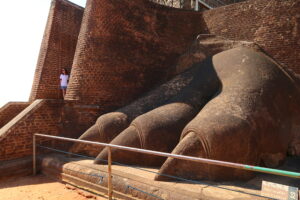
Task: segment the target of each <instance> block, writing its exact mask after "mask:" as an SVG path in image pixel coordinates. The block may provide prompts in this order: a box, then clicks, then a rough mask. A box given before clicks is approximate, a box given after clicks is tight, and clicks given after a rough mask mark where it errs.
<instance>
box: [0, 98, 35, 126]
mask: <svg viewBox="0 0 300 200" xmlns="http://www.w3.org/2000/svg"><path fill="white" fill-rule="evenodd" d="M29 104H30V103H27V102H8V103H7V104H5V105H4V106H3V107H1V108H0V128H2V127H3V126H4V125H5V124H7V123H8V122H9V121H10V120H12V119H13V118H14V117H15V116H17V115H18V114H19V113H20V112H21V111H22V110H24V109H25V108H26V107H27V106H29Z"/></svg>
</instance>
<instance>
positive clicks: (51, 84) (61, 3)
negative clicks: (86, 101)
mask: <svg viewBox="0 0 300 200" xmlns="http://www.w3.org/2000/svg"><path fill="white" fill-rule="evenodd" d="M83 11H84V9H83V8H82V7H80V6H78V5H75V4H73V3H71V2H69V1H66V0H53V1H52V3H51V7H50V12H49V16H48V20H47V25H46V28H45V32H44V36H43V40H42V44H41V48H40V53H39V57H38V62H37V66H36V71H35V75H34V81H33V85H32V89H31V94H30V98H29V100H30V101H33V100H35V99H61V98H62V94H61V91H60V89H59V75H60V73H61V69H62V68H67V69H68V70H69V72H70V71H71V66H72V63H73V57H74V53H75V48H76V45H77V39H78V34H79V30H80V26H81V20H82V16H83Z"/></svg>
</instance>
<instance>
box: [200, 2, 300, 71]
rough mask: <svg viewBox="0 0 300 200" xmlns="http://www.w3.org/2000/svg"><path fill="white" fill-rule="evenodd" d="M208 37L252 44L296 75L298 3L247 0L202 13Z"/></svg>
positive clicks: (299, 32) (299, 26)
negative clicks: (222, 37) (213, 36)
mask: <svg viewBox="0 0 300 200" xmlns="http://www.w3.org/2000/svg"><path fill="white" fill-rule="evenodd" d="M203 19H204V21H205V22H206V26H207V28H208V30H209V32H210V33H213V34H216V35H221V36H224V37H226V38H229V39H236V40H248V41H254V42H256V43H257V44H258V45H260V46H261V47H262V48H263V49H264V51H265V52H266V53H267V54H269V55H270V56H271V57H273V58H274V59H275V60H276V61H277V62H279V63H280V64H282V65H284V66H287V67H288V68H290V69H292V70H294V71H295V72H296V73H300V65H299V63H300V53H299V52H300V1H299V0H284V1H282V0H250V1H246V2H243V3H238V4H233V5H229V6H225V7H221V8H217V9H213V10H209V11H205V12H204V13H203Z"/></svg>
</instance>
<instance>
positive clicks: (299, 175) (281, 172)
mask: <svg viewBox="0 0 300 200" xmlns="http://www.w3.org/2000/svg"><path fill="white" fill-rule="evenodd" d="M35 136H39V137H45V138H52V139H57V140H64V141H70V142H80V143H85V144H94V145H100V146H105V147H108V150H109V151H110V149H111V148H116V149H122V150H127V151H133V152H139V153H145V154H150V155H157V156H162V157H171V158H178V159H182V160H189V161H195V162H200V163H206V164H213V165H218V166H224V167H231V168H236V169H243V170H248V171H256V172H262V173H267V174H275V175H279V176H288V177H292V178H300V173H298V172H291V171H286V170H279V169H272V168H266V167H259V166H253V165H246V164H239V163H232V162H227V161H220V160H213V159H207V158H199V157H192V156H184V155H179V154H171V153H165V152H159V151H152V150H146V149H139V148H134V147H127V146H120V145H114V144H108V143H101V142H92V141H87V140H80V139H73V138H66V137H58V136H52V135H45V134H38V133H36V134H34V138H33V140H34V141H35ZM34 143H35V142H34ZM33 145H34V148H35V144H33ZM34 152H35V150H34ZM109 154H110V153H109ZM109 159H110V158H109Z"/></svg>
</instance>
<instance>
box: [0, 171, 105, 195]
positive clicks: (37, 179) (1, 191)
mask: <svg viewBox="0 0 300 200" xmlns="http://www.w3.org/2000/svg"><path fill="white" fill-rule="evenodd" d="M75 199H76V200H86V199H91V200H104V199H107V198H105V197H104V196H103V197H100V196H96V195H93V194H91V193H88V192H85V191H83V190H80V189H77V188H74V187H72V186H70V185H65V184H62V183H60V182H56V181H55V180H52V179H49V178H47V177H46V176H44V175H38V176H34V177H33V176H27V177H19V178H13V179H9V180H7V181H4V180H2V181H0V200H75Z"/></svg>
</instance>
